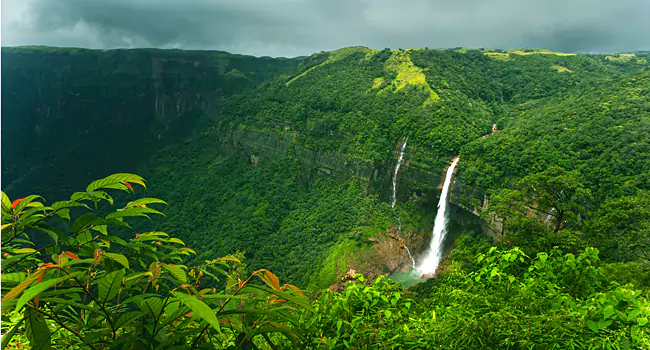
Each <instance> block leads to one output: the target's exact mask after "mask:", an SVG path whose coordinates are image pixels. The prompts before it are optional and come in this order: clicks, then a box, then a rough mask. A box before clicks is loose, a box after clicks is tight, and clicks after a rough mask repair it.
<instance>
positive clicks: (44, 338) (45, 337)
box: [25, 308, 52, 350]
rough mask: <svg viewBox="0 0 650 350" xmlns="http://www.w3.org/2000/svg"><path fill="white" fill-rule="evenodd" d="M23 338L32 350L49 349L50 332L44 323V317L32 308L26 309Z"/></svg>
mask: <svg viewBox="0 0 650 350" xmlns="http://www.w3.org/2000/svg"><path fill="white" fill-rule="evenodd" d="M25 336H26V337H27V339H28V340H29V344H30V345H31V346H32V349H33V350H48V349H51V347H52V345H51V341H52V339H51V335H50V330H49V329H48V328H47V324H46V323H45V317H44V316H43V315H41V314H39V313H38V312H36V311H35V310H34V309H32V308H28V309H27V312H26V317H25Z"/></svg>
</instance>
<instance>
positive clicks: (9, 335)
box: [1, 193, 25, 350]
mask: <svg viewBox="0 0 650 350" xmlns="http://www.w3.org/2000/svg"><path fill="white" fill-rule="evenodd" d="M3 194H4V193H3ZM24 320H25V319H24V318H23V319H21V320H20V321H18V323H16V324H15V325H14V326H13V327H11V330H9V332H7V333H5V334H4V335H3V336H2V348H1V349H2V350H4V349H5V348H6V347H7V345H9V342H10V341H11V338H13V337H14V334H16V331H17V330H18V328H20V326H21V325H22V324H23V321H24Z"/></svg>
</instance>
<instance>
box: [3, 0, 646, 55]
mask: <svg viewBox="0 0 650 350" xmlns="http://www.w3.org/2000/svg"><path fill="white" fill-rule="evenodd" d="M649 18H650V0H617V1H611V0H534V1H533V0H492V1H485V0H454V1H450V0H429V1H427V0H391V1H387V0H328V1H322V0H274V1H272V0H182V1H181V0H3V3H2V40H3V45H29V44H31V45H33V44H44V45H58V46H83V47H94V48H112V47H142V46H155V47H180V48H187V49H196V48H206V49H221V50H227V51H232V52H239V53H250V54H256V55H272V56H277V55H284V56H293V55H305V54H310V53H313V52H316V51H321V50H332V49H336V48H340V47H343V46H350V45H364V46H368V47H372V48H384V47H390V48H399V47H401V48H409V47H425V46H427V47H456V46H479V47H493V48H511V47H543V48H549V49H554V50H562V51H580V52H585V51H588V52H611V51H628V50H642V49H645V50H647V49H650V36H649V35H647V33H650V20H649Z"/></svg>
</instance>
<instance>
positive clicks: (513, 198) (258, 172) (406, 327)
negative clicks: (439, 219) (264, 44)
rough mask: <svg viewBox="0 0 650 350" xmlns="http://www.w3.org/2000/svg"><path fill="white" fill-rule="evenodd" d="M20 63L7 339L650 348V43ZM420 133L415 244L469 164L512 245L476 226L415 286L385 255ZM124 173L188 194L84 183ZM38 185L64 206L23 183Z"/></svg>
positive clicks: (7, 135) (125, 183) (81, 55)
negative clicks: (450, 178)
mask: <svg viewBox="0 0 650 350" xmlns="http://www.w3.org/2000/svg"><path fill="white" fill-rule="evenodd" d="M7 58H8V59H9V61H7ZM3 60H5V62H4V63H3V85H4V86H3V88H5V89H3V100H5V101H6V100H7V98H10V100H11V101H15V103H12V104H11V105H9V106H6V104H5V107H3V128H2V140H3V141H2V152H3V154H2V156H3V169H2V172H3V174H2V175H3V180H6V179H9V180H10V182H9V183H7V182H5V183H4V184H3V190H4V192H6V193H7V195H8V196H3V216H2V220H3V230H2V231H3V232H2V248H3V253H6V255H4V256H3V258H2V272H3V273H2V276H3V287H2V288H3V303H2V304H3V332H9V331H10V330H11V329H14V330H15V331H14V332H13V333H10V334H13V335H14V339H13V340H12V343H11V344H10V345H8V346H14V345H16V344H20V345H21V346H22V344H24V343H25V342H30V343H31V345H32V346H33V347H34V348H39V345H38V344H42V345H43V347H41V348H44V349H45V348H48V346H49V345H48V344H52V346H53V347H55V348H56V347H58V346H65V347H74V346H78V347H80V348H87V347H88V346H90V345H88V344H92V346H93V347H96V348H109V347H110V346H112V345H111V344H112V343H114V344H116V345H115V347H121V346H122V347H128V346H132V347H133V348H142V347H147V346H148V347H155V348H165V347H173V346H179V347H188V346H196V347H197V348H198V347H205V348H211V347H215V348H220V347H228V346H232V347H241V348H255V347H259V348H268V347H271V348H273V347H275V348H287V347H302V348H363V347H364V346H366V347H370V348H422V347H423V346H425V345H427V346H442V347H448V348H459V349H465V348H485V349H491V348H512V349H515V348H553V347H556V348H572V347H573V348H645V347H648V346H650V345H649V344H648V342H649V335H648V332H649V329H648V327H650V326H648V318H649V317H650V305H649V303H648V300H647V297H646V296H645V293H647V292H648V290H649V288H650V256H649V255H648V251H650V233H649V232H650V231H649V229H650V211H649V210H650V209H649V208H650V177H649V176H650V175H649V174H650V160H649V159H650V158H649V157H650V156H649V154H650V149H649V147H650V117H649V115H650V70H649V69H650V68H649V66H648V60H647V54H642V53H638V54H634V55H632V54H630V55H626V56H625V59H620V57H616V56H604V55H569V54H558V53H552V52H548V51H540V50H511V51H500V50H483V49H482V50H476V49H473V50H428V49H411V50H388V49H385V50H370V49H366V48H362V47H354V48H346V49H342V50H337V51H334V52H322V53H319V54H315V55H312V56H310V57H306V58H299V59H286V60H279V59H278V60H276V59H270V58H252V57H246V56H237V55H229V54H225V53H210V52H183V51H160V50H153V51H150V50H135V51H131V50H118V51H108V52H100V51H88V50H69V49H48V48H37V49H15V50H13V51H12V50H8V51H6V52H3ZM5 72H9V73H10V74H5ZM23 116H24V118H23ZM493 124H496V125H495V127H493ZM405 136H408V140H409V141H408V147H407V148H406V151H405V156H404V163H403V165H402V167H401V169H400V172H399V176H398V186H397V188H398V193H397V198H398V204H397V207H396V210H397V214H399V215H400V218H401V221H402V223H404V230H403V232H402V235H403V236H404V237H410V238H409V239H411V241H409V243H411V242H415V246H411V245H409V247H410V248H412V250H413V251H414V252H415V253H416V255H417V253H420V252H421V247H424V246H425V244H424V243H425V241H426V235H427V234H428V232H430V231H431V225H432V219H433V217H434V214H435V213H434V210H435V203H437V198H436V196H437V194H438V191H437V190H436V187H437V186H438V185H439V182H440V175H441V173H442V170H443V169H444V167H445V166H446V165H447V164H448V162H449V161H450V160H451V159H452V158H453V157H454V156H457V155H460V159H461V160H460V163H459V165H458V172H457V176H456V179H457V180H456V186H455V190H454V191H453V192H454V193H453V200H454V201H455V202H456V203H458V204H459V205H461V206H462V207H464V208H466V209H468V210H470V211H475V213H477V214H479V215H481V216H482V217H483V218H485V219H486V220H487V221H488V223H489V224H490V226H492V231H493V232H492V236H494V238H496V240H492V239H488V238H487V237H486V236H485V235H482V234H479V233H478V232H473V231H472V232H470V230H466V231H467V232H464V233H463V234H462V235H460V237H459V238H458V239H457V240H456V242H454V249H453V250H452V251H451V252H450V253H449V257H448V258H447V260H446V262H445V263H444V264H443V267H442V268H441V270H440V271H439V274H438V276H437V278H436V279H431V280H429V281H427V282H424V283H420V284H418V285H415V286H413V287H411V288H410V289H408V290H406V291H405V290H404V288H403V287H402V286H401V285H399V284H396V283H394V282H392V281H389V280H387V279H386V278H385V277H379V278H377V279H376V278H375V276H377V275H378V274H385V273H391V272H394V271H397V270H399V266H392V265H391V266H389V264H388V263H386V262H384V265H383V266H382V264H381V259H382V258H384V256H382V255H381V252H379V250H380V249H381V247H382V244H384V243H385V245H391V246H392V245H395V246H396V247H397V246H398V245H399V244H402V243H404V242H403V241H399V240H395V239H394V238H391V234H393V236H394V232H395V229H396V228H395V225H396V219H395V217H394V213H393V212H392V210H391V208H390V205H389V203H388V199H389V197H390V190H391V179H392V175H393V170H394V166H395V163H396V158H397V157H396V156H397V152H398V150H399V146H400V140H402V139H403V138H404V137H405ZM116 171H128V172H137V173H140V174H142V175H144V176H145V177H146V178H147V179H149V180H150V181H151V185H150V186H148V188H147V191H148V192H147V196H148V197H149V196H150V197H158V198H163V199H165V202H164V203H163V202H162V201H160V200H156V199H151V198H150V199H146V200H144V202H142V201H140V202H139V201H138V199H136V198H135V197H133V192H134V191H133V188H132V187H134V185H136V184H144V182H143V180H142V178H140V177H138V176H135V175H128V174H124V173H122V174H120V175H117V176H113V177H109V178H106V179H103V180H100V181H99V182H94V183H93V184H95V185H93V184H91V185H90V186H89V187H87V188H86V189H85V190H83V189H82V188H77V187H75V186H78V185H79V184H82V183H87V182H90V181H91V180H92V179H93V178H97V177H100V175H99V174H101V176H103V175H105V174H107V173H113V172H116ZM111 181H114V182H111ZM102 186H104V187H105V188H104V189H108V190H114V189H121V190H124V191H121V192H118V193H115V194H110V195H111V196H112V197H110V196H109V193H107V192H103V191H104V189H101V188H100V187H102ZM75 190H77V191H79V192H76V193H75V194H73V195H72V197H70V196H69V193H71V192H74V191H75ZM28 193H40V194H44V197H45V198H47V200H48V201H47V202H46V201H45V200H44V199H42V198H40V197H31V196H30V197H25V199H23V200H14V201H13V202H12V201H10V200H9V198H12V199H15V198H19V197H24V196H25V194H28ZM53 200H59V202H56V203H54V204H50V205H49V206H47V204H46V203H52V201H53ZM38 203H41V204H38ZM113 203H114V204H115V206H111V205H109V204H113ZM118 203H122V204H120V205H119V206H118ZM123 203H128V204H126V206H123ZM165 203H166V204H168V205H169V206H168V207H167V208H165V210H164V212H165V215H166V217H163V216H161V215H155V214H158V213H159V212H158V211H157V210H154V209H152V208H151V207H154V208H158V209H160V208H159V207H158V206H162V205H165ZM95 204H98V205H97V206H95ZM143 205H144V206H143ZM116 206H117V207H120V209H119V210H115V207H116ZM87 212H88V213H90V214H87ZM150 214H154V215H150ZM132 215H133V216H141V215H149V216H151V220H144V219H142V218H134V219H133V220H131V218H129V220H128V226H127V225H126V223H127V221H126V220H124V219H122V218H123V217H127V216H132ZM46 223H47V224H48V225H45V224H46ZM129 226H130V227H132V229H131V228H130V227H129ZM22 232H25V233H26V234H27V237H25V236H20V234H21V233H22ZM162 232H168V233H169V234H171V235H172V236H171V237H170V236H167V234H166V233H162ZM136 233H137V234H136ZM19 236H20V237H19ZM184 244H187V247H185V246H184ZM192 249H194V250H192ZM395 249H396V250H397V249H399V248H395ZM194 252H195V253H194ZM398 255H399V253H398ZM403 255H404V261H407V260H406V259H407V257H406V254H403ZM217 259H219V260H217ZM244 263H245V264H244ZM173 264H176V265H173ZM396 265H399V263H398V264H396ZM267 269H268V270H267ZM350 269H355V270H357V271H349V270H350ZM269 270H271V271H273V273H274V274H271V273H270V272H268V271H269ZM190 272H192V273H193V274H192V273H190ZM346 272H349V273H348V274H346V277H345V281H341V276H342V275H343V274H344V273H346ZM354 272H361V273H362V274H355V273H354ZM276 275H277V277H275V276H276ZM371 275H372V278H368V276H371ZM70 276H72V277H70ZM134 276H135V277H134ZM118 277H119V278H118ZM249 277H252V279H250V278H249ZM258 277H259V278H258ZM366 278H368V280H366ZM279 280H282V281H286V282H288V283H291V284H292V285H296V286H299V287H301V288H303V290H302V291H301V292H300V293H302V294H304V296H300V295H299V294H298V292H297V291H295V290H294V289H293V287H291V286H290V285H281V284H279V282H278V281H279ZM239 281H241V283H239ZM257 282H259V283H257ZM334 282H338V283H337V284H336V285H334V286H332V288H331V290H330V289H325V287H327V286H329V285H331V284H332V283H334ZM118 285H119V286H118ZM283 286H284V287H283ZM114 287H119V288H117V289H114ZM138 295H139V296H138ZM109 297H111V298H109ZM284 301H287V302H286V303H285V302H284ZM5 305H6V307H5ZM206 308H208V309H210V310H211V311H210V312H206ZM46 329H49V330H47V331H46ZM203 330H205V331H203ZM202 331H203V332H202ZM131 333H132V334H133V336H129V335H128V334H131ZM9 338H10V337H3V340H4V339H9ZM116 340H119V341H120V342H115V341H116ZM7 341H8V340H7ZM128 344H131V345H128ZM4 345H5V344H4V343H3V346H4ZM34 345H36V346H34Z"/></svg>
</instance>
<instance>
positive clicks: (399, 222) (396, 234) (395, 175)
mask: <svg viewBox="0 0 650 350" xmlns="http://www.w3.org/2000/svg"><path fill="white" fill-rule="evenodd" d="M406 141H408V137H404V142H403V143H402V147H401V148H400V151H399V158H397V164H396V165H395V173H394V174H393V199H392V201H391V203H390V207H391V208H393V213H395V218H397V232H396V233H395V236H397V239H400V238H401V237H400V235H399V234H400V232H401V231H402V220H400V218H399V215H398V214H397V210H395V204H396V203H397V174H398V173H399V168H400V167H401V166H402V160H403V159H404V149H405V148H406ZM401 243H402V245H403V246H404V249H406V253H408V255H409V258H411V262H412V263H413V268H415V259H413V256H412V255H411V251H410V250H409V247H407V246H406V244H405V243H404V242H401Z"/></svg>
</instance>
